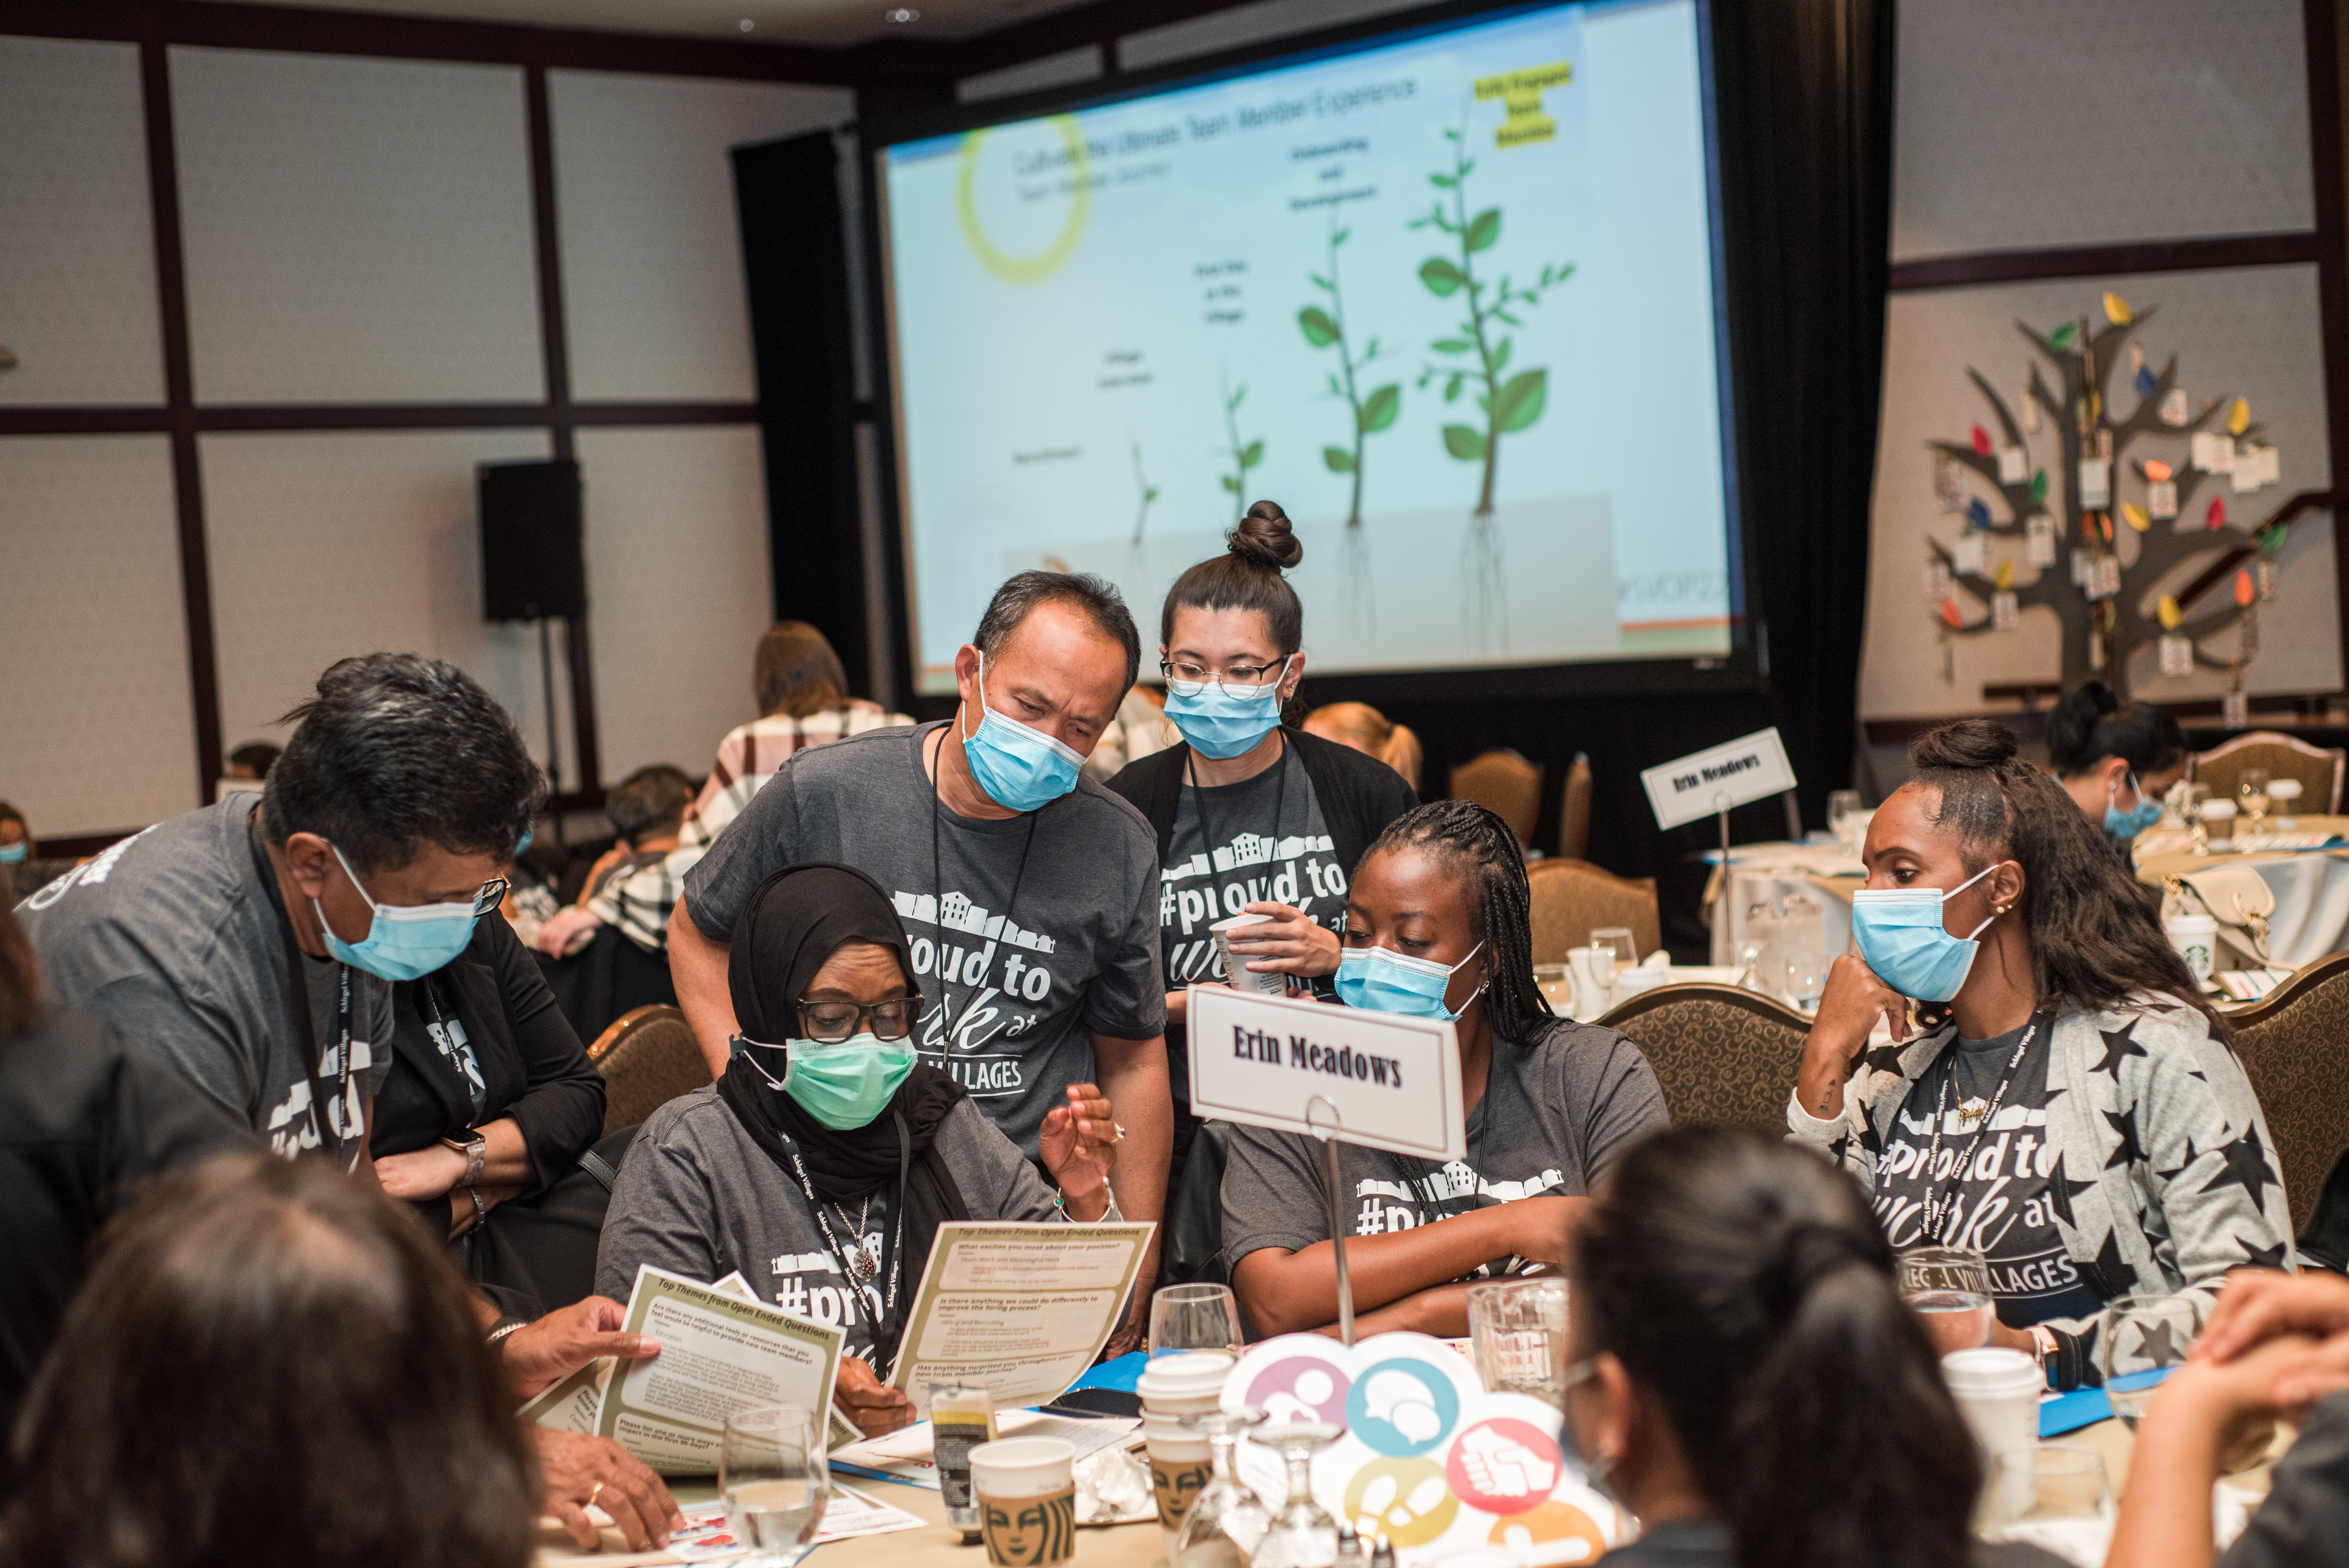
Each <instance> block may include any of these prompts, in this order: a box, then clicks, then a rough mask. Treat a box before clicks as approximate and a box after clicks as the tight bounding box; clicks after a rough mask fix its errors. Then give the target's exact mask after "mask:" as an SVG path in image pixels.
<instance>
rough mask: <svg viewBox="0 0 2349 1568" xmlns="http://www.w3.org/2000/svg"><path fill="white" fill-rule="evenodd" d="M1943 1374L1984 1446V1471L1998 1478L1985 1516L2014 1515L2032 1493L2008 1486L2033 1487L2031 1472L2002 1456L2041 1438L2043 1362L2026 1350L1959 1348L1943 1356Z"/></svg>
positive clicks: (1987, 1495) (1987, 1492) (1986, 1495)
mask: <svg viewBox="0 0 2349 1568" xmlns="http://www.w3.org/2000/svg"><path fill="white" fill-rule="evenodd" d="M1941 1378H1942V1380H1943V1381H1944V1382H1946V1383H1948V1384H1949V1386H1950V1392H1951V1395H1953V1396H1954V1397H1955V1398H1956V1399H1957V1401H1958V1408H1959V1409H1960V1410H1961V1411H1962V1412H1964V1414H1965V1418H1966V1425H1967V1426H1968V1427H1969V1428H1971V1429H1972V1431H1973V1434H1974V1446H1975V1447H1976V1448H1977V1449H1980V1450H1981V1452H1982V1474H1983V1475H1985V1476H1988V1477H1992V1478H1994V1479H1993V1480H1992V1484H1991V1485H1990V1486H1989V1487H1986V1488H1985V1489H1984V1491H1983V1497H1982V1508H1983V1510H1984V1513H1985V1517H1987V1518H1991V1519H2011V1518H2013V1516H2014V1514H2015V1513H2017V1512H2018V1511H2021V1508H2022V1506H2023V1504H2024V1503H2027V1502H2028V1501H2029V1499H2028V1497H2027V1496H2020V1497H2018V1496H2016V1495H2011V1494H2010V1492H2009V1491H2007V1490H2005V1489H2009V1488H2013V1486H2015V1485H2016V1484H2017V1479H2018V1478H2019V1480H2020V1483H2021V1485H2023V1487H2025V1488H2027V1487H2028V1486H2029V1485H2030V1483H2031V1480H2030V1476H2029V1475H2028V1474H2027V1473H2025V1472H2023V1471H2020V1470H2002V1469H2001V1467H2000V1465H1999V1462H1998V1456H1999V1455H2001V1454H2006V1453H2013V1452H2015V1451H2016V1450H2017V1449H2030V1448H2036V1447H2037V1446H2038V1444H2039V1396H2040V1395H2041V1394H2042V1393H2043V1392H2044V1391H2045V1389H2046V1387H2047V1377H2046V1375H2045V1374H2044V1372H2042V1371H2041V1370H2040V1368H2039V1363H2038V1362H2036V1361H2033V1359H2032V1358H2031V1357H2028V1356H2026V1355H2024V1354H2023V1352H2022V1351H2020V1350H1998V1349H1982V1350H1958V1351H1953V1352H1951V1354H1950V1355H1947V1356H1944V1357H1941Z"/></svg>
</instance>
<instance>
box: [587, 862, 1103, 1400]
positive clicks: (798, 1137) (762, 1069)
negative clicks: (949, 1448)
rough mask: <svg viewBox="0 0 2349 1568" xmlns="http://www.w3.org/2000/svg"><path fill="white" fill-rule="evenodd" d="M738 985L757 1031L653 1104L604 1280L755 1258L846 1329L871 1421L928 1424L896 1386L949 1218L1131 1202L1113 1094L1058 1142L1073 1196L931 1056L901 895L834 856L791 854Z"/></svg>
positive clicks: (1063, 1131)
mask: <svg viewBox="0 0 2349 1568" xmlns="http://www.w3.org/2000/svg"><path fill="white" fill-rule="evenodd" d="M727 985H728V989H729V991H730V993H731V996H732V1000H733V1004H734V1016H735V1019H736V1020H737V1023H738V1025H739V1026H740V1030H741V1032H740V1034H738V1035H737V1036H735V1037H734V1039H733V1042H732V1046H733V1054H732V1057H731V1058H730V1062H729V1064H728V1066H727V1069H726V1073H725V1076H724V1077H722V1078H719V1080H718V1082H716V1083H714V1084H711V1085H709V1087H707V1088H698V1089H696V1090H694V1091H693V1092H692V1093H691V1094H688V1095H683V1096H680V1097H679V1098H678V1099H673V1100H670V1101H669V1102H668V1103H667V1105H665V1106H663V1107H661V1108H660V1109H658V1110H657V1111H655V1112H653V1114H652V1116H651V1117H650V1118H649V1119H647V1120H646V1122H645V1124H644V1128H643V1130H641V1131H640V1132H638V1133H637V1135H636V1141H635V1143H634V1144H633V1145H631V1146H630V1148H629V1150H628V1158H627V1162H626V1164H625V1165H623V1166H622V1167H621V1168H620V1180H619V1183H618V1185H617V1186H616V1188H615V1189H614V1191H613V1193H612V1206H611V1212H610V1213H609V1214H608V1215H607V1216H606V1217H605V1222H604V1240H603V1247H602V1250H601V1252H600V1253H599V1254H598V1256H597V1259H596V1266H595V1284H596V1286H597V1288H598V1290H599V1292H601V1293H602V1294H605V1295H612V1296H614V1297H615V1298H616V1299H619V1300H626V1298H627V1295H628V1292H629V1289H630V1288H631V1287H632V1286H633V1285H634V1284H635V1282H636V1269H637V1267H638V1265H640V1264H651V1265H653V1266H654V1267H655V1268H661V1269H667V1270H668V1271H670V1272H671V1273H673V1274H683V1275H685V1276H686V1277H687V1278H688V1279H696V1280H719V1279H722V1278H724V1277H725V1276H726V1275H727V1274H730V1273H732V1272H735V1271H737V1270H740V1272H741V1274H742V1275H743V1277H744V1278H746V1279H747V1280H749V1281H750V1286H751V1288H752V1289H753V1290H755V1291H757V1292H758V1293H759V1295H760V1296H761V1299H762V1300H765V1301H769V1302H771V1303H773V1304H774V1305H777V1306H780V1307H781V1308H782V1309H783V1310H785V1311H786V1312H791V1313H795V1314H798V1315H801V1316H802V1317H811V1318H813V1319H815V1320H816V1321H817V1322H819V1323H828V1324H836V1325H838V1326H840V1327H841V1328H843V1329H844V1330H845V1331H846V1334H847V1345H846V1346H845V1354H844V1355H843V1358H842V1361H841V1367H840V1381H839V1385H838V1387H837V1390H836V1394H837V1397H838V1399H839V1402H840V1405H841V1408H843V1410H845V1411H846V1412H847V1413H848V1415H849V1416H850V1418H852V1419H854V1421H855V1422H856V1424H857V1426H858V1427H859V1428H860V1429H863V1430H864V1432H865V1433H866V1434H867V1435H868V1436H878V1435H880V1434H881V1433H883V1432H888V1431H894V1430H895V1429H897V1428H899V1427H902V1426H904V1425H905V1424H906V1423H907V1422H908V1421H910V1420H912V1419H913V1417H914V1409H913V1405H912V1403H911V1402H910V1401H909V1400H907V1399H906V1398H905V1396H904V1395H903V1394H900V1393H898V1392H897V1391H896V1390H895V1389H894V1388H889V1387H884V1386H883V1385H882V1383H881V1381H880V1379H879V1378H878V1377H876V1376H875V1374H874V1367H884V1366H886V1365H887V1364H888V1363H889V1361H890V1360H891V1359H893V1358H894V1357H895V1353H896V1348H897V1339H898V1336H899V1335H900V1334H902V1333H903V1332H904V1329H905V1318H906V1315H907V1313H908V1311H909V1310H910V1308H911V1306H912V1305H913V1293H914V1290H915V1288H916V1286H917V1285H918V1284H920V1283H921V1278H922V1269H923V1267H924V1265H925V1264H927V1262H928V1261H929V1254H930V1246H931V1243H933V1242H934V1241H935V1240H936V1236H937V1229H938V1226H939V1225H940V1224H941V1223H943V1222H947V1221H948V1220H1050V1219H1052V1218H1054V1217H1055V1216H1059V1217H1061V1218H1064V1219H1067V1220H1071V1221H1074V1222H1080V1223H1088V1224H1089V1223H1093V1222H1099V1221H1102V1220H1104V1219H1107V1220H1116V1219H1119V1218H1121V1216H1120V1214H1119V1212H1118V1209H1117V1201H1116V1198H1115V1196H1114V1195H1113V1194H1112V1192H1111V1191H1110V1185H1109V1176H1110V1171H1111V1169H1112V1166H1113V1165H1114V1163H1115V1159H1116V1156H1115V1152H1114V1146H1115V1144H1116V1142H1117V1140H1118V1139H1119V1137H1120V1136H1121V1134H1120V1133H1119V1131H1118V1129H1117V1124H1116V1122H1115V1120H1114V1119H1113V1117H1112V1110H1111V1107H1110V1102H1109V1100H1108V1099H1106V1098H1105V1097H1103V1096H1102V1092H1101V1090H1100V1089H1099V1088H1095V1087H1094V1086H1093V1085H1092V1084H1089V1083H1088V1084H1074V1085H1071V1086H1070V1088H1069V1090H1068V1103H1067V1104H1066V1105H1061V1106H1056V1107H1054V1108H1053V1109H1051V1110H1050V1111H1049V1112H1047V1113H1046V1114H1045V1117H1044V1122H1043V1127H1042V1129H1041V1130H1040V1134H1039V1138H1038V1146H1039V1147H1038V1151H1039V1154H1040V1158H1041V1161H1042V1163H1043V1166H1044V1168H1045V1170H1046V1171H1049V1172H1050V1174H1051V1176H1052V1179H1053V1180H1054V1181H1056V1182H1057V1183H1058V1184H1059V1191H1057V1192H1055V1191H1053V1189H1052V1188H1051V1187H1048V1186H1046V1185H1045V1184H1044V1181H1043V1180H1042V1178H1040V1176H1039V1175H1038V1174H1037V1172H1036V1168H1035V1167H1034V1166H1033V1165H1030V1163H1029V1162H1028V1161H1026V1160H1025V1159H1024V1158H1022V1157H1021V1155H1020V1152H1019V1147H1018V1146H1017V1145H1015V1144H1014V1143H1013V1142H1012V1141H1011V1140H1009V1138H1007V1137H1005V1136H1004V1135H1003V1134H1002V1133H1001V1132H999V1131H998V1130H996V1127H995V1124H994V1123H993V1122H992V1121H990V1120H988V1118H987V1117H986V1116H985V1115H984V1114H983V1113H982V1112H981V1111H980V1110H979V1109H978V1108H977V1107H976V1106H974V1105H973V1104H972V1103H971V1101H970V1098H969V1096H968V1094H967V1093H966V1092H965V1091H964V1089H963V1088H962V1086H961V1085H960V1084H957V1082H955V1081H954V1080H953V1079H952V1078H948V1077H947V1075H946V1074H945V1073H944V1072H942V1071H940V1070H939V1069H937V1068H933V1067H929V1066H926V1065H925V1064H922V1063H919V1062H917V1061H916V1059H915V1052H914V1043H913V1039H912V1035H913V1032H914V1029H915V1027H916V1025H917V1024H918V1023H919V1022H920V1020H921V1017H922V1014H923V1010H924V1006H925V999H924V997H923V995H922V992H921V988H920V987H919V986H918V985H916V984H915V983H914V963H913V958H912V953H911V944H910V943H909V942H908V941H907V940H906V936H905V926H904V925H903V924H901V923H899V921H898V918H897V910H896V906H895V904H894V903H891V902H890V899H889V895H888V894H887V893H885V892H883V891H882V889H881V884H880V883H878V882H874V880H873V879H872V878H871V877H869V876H867V875H865V874H864V872H860V871H857V870H856V869H854V867H851V866H843V865H836V864H833V863H832V862H830V861H802V862H801V863H800V864H797V865H792V866H786V867H784V868H783V869H782V870H781V871H779V872H775V873H774V875H772V876H771V877H769V878H768V879H767V880H766V881H765V882H762V883H761V884H760V886H759V890H758V892H755V893H754V894H752V895H751V898H750V903H748V904H746V905H745V906H744V908H743V911H742V914H741V918H740V920H738V921H737V922H736V923H735V926H734V933H733V944H732V946H731V947H730V949H729V952H728V957H727Z"/></svg>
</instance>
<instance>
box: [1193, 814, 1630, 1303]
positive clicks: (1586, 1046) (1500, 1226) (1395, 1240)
mask: <svg viewBox="0 0 2349 1568" xmlns="http://www.w3.org/2000/svg"><path fill="white" fill-rule="evenodd" d="M1530 910H1531V901H1530V899H1529V897H1528V895H1527V892H1526V866H1525V860H1524V857H1523V855H1522V854H1521V853H1520V852H1519V851H1518V848H1517V840H1516V834H1514V833H1513V832H1511V831H1510V830H1509V826H1508V824H1507V823H1506V822H1504V821H1502V820H1501V819H1500V818H1498V817H1496V816H1495V815H1494V814H1493V813H1492V812H1490V811H1488V810H1485V808H1483V807H1482V806H1478V805H1476V804H1475V803H1474V802H1472V801H1467V800H1439V801H1435V802H1433V803H1432V804H1429V805H1425V806H1422V807H1420V808H1418V809H1417V810H1413V811H1409V812H1406V813H1405V814H1404V815H1402V816H1401V817H1399V818H1397V819H1396V820H1394V821H1393V822H1392V823H1391V824H1389V826H1388V827H1387V830H1385V831H1384V832H1383V833H1381V834H1380V835H1379V837H1378V839H1377V841H1375V842H1373V843H1372V844H1371V847H1370V850H1369V851H1368V852H1366V853H1365V854H1364V855H1363V856H1362V859H1361V864H1359V865H1358V866H1356V867H1355V868H1354V881H1353V885H1352V887H1351V888H1350V889H1349V890H1348V892H1347V897H1346V930H1345V935H1344V939H1343V940H1344V947H1343V950H1342V953H1341V956H1340V962H1339V966H1338V980H1337V990H1338V996H1339V999H1340V1001H1342V1002H1344V1003H1345V1004H1346V1005H1347V1006H1354V1007H1369V1008H1373V1009H1376V1010H1378V1011H1380V1012H1387V1013H1400V1014H1404V1015H1408V1016H1414V1017H1423V1018H1444V1019H1449V1020H1451V1021H1452V1023H1453V1024H1454V1026H1455V1032H1456V1035H1457V1037H1458V1043H1459V1050H1460V1078H1461V1088H1462V1103H1463V1104H1464V1105H1465V1106H1466V1107H1467V1115H1466V1126H1465V1128H1464V1132H1465V1135H1466V1138H1465V1141H1466V1144H1467V1150H1468V1157H1467V1158H1466V1159H1465V1160H1460V1161H1452V1162H1451V1163H1449V1164H1446V1165H1443V1166H1435V1165H1431V1164H1429V1163H1428V1162H1426V1161H1423V1160H1417V1159H1413V1158H1412V1157H1410V1156H1407V1155H1398V1154H1391V1153H1387V1152H1384V1151H1382V1150H1371V1149H1361V1148H1357V1147H1355V1146H1354V1145H1352V1144H1346V1143H1341V1144H1340V1145H1338V1175H1339V1180H1340V1182H1341V1183H1342V1184H1343V1187H1344V1192H1343V1195H1342V1200H1341V1202H1340V1212H1343V1213H1348V1214H1350V1216H1351V1219H1350V1224H1349V1227H1348V1229H1349V1235H1348V1239H1347V1244H1346V1262H1347V1268H1348V1273H1349V1275H1350V1280H1351V1284H1352V1286H1353V1295H1354V1305H1355V1309H1356V1311H1357V1313H1358V1316H1357V1317H1356V1319H1355V1326H1356V1327H1357V1329H1358V1330H1360V1331H1361V1332H1362V1333H1366V1334H1368V1333H1375V1332H1377V1331H1379V1330H1381V1329H1389V1328H1408V1329H1416V1330H1418V1331H1420V1332H1422V1333H1425V1334H1437V1335H1461V1334H1465V1333H1466V1332H1467V1322H1468V1305H1467V1290H1468V1286H1469V1285H1470V1284H1474V1283H1475V1282H1476V1281H1477V1280H1480V1279H1489V1278H1493V1277H1495V1276H1498V1275H1501V1274H1516V1273H1521V1272H1525V1271H1526V1270H1527V1269H1529V1268H1552V1269H1554V1268H1557V1267H1558V1266H1560V1265H1561V1264H1562V1263H1563V1262H1564V1260H1565V1257H1566V1238H1567V1233H1568V1230H1569V1229H1570V1228H1571V1227H1572V1225H1573V1224H1574V1222H1575V1221H1576V1219H1577V1217H1578V1215H1579V1214H1580V1212H1581V1211H1582V1210H1583V1209H1584V1208H1585V1207H1587V1206H1588V1203H1589V1201H1590V1200H1589V1198H1588V1193H1589V1192H1590V1191H1591V1189H1592V1188H1593V1187H1594V1186H1595V1185H1596V1184H1597V1182H1598V1181H1599V1177H1600V1176H1602V1175H1603V1174H1605V1173H1606V1171H1608V1169H1609V1167H1610V1166H1612V1165H1613V1163H1614V1162H1615V1161H1616V1160H1617V1159H1618V1158H1619V1156H1620V1155H1621V1154H1622V1152H1623V1151H1624V1150H1626V1149H1628V1148H1630V1146H1631V1145H1632V1144H1634V1143H1636V1142H1637V1141H1639V1140H1640V1139H1641V1138H1644V1137H1646V1136H1647V1135H1648V1134H1650V1133H1651V1132H1655V1131H1658V1130H1661V1129H1663V1128H1664V1127H1665V1126H1667V1125H1668V1123H1669V1119H1668V1117H1667V1116H1666V1114H1665V1111H1664V1098H1663V1093H1662V1091H1661V1089H1660V1088H1658V1087H1657V1085H1656V1075H1655V1072H1654V1070H1653V1069H1652V1068H1650V1067H1649V1066H1648V1061H1647V1058H1646V1057H1643V1056H1641V1055H1640V1048H1639V1047H1637V1046H1635V1045H1633V1044H1632V1043H1631V1042H1630V1040H1628V1039H1626V1038H1624V1037H1622V1036H1621V1035H1619V1034H1617V1033H1616V1032H1615V1031H1613V1030H1612V1029H1600V1028H1596V1027H1593V1026H1590V1025H1588V1024H1577V1023H1574V1022H1572V1021H1570V1020H1568V1019H1563V1018H1559V1017H1557V1016H1556V1015H1554V1014H1552V1013H1551V1012H1550V1010H1549V1004H1548V1003H1547V1002H1546V1001H1545V1000H1544V999H1543V997H1542V994H1541V990H1540V987H1538V986H1537V985H1535V984H1534V966H1533V923H1532V918H1531V913H1530ZM1223 1198H1224V1257H1225V1260H1226V1263H1227V1264H1229V1266H1230V1268H1231V1271H1232V1287H1233V1289H1234V1291H1235V1292H1236V1293H1237V1295H1238V1296H1239V1300H1240V1305H1241V1307H1242V1308H1243V1310H1245V1311H1246V1312H1247V1316H1248V1320H1249V1322H1250V1324H1251V1325H1252V1326H1254V1328H1255V1329H1256V1331H1257V1333H1258V1334H1260V1335H1265V1334H1280V1333H1289V1332H1293V1331H1296V1330H1299V1329H1312V1328H1319V1327H1321V1326H1325V1325H1327V1324H1330V1323H1331V1322H1333V1321H1335V1320H1336V1318H1337V1315H1338V1296H1337V1274H1336V1265H1335V1264H1334V1263H1333V1262H1332V1257H1331V1253H1332V1248H1331V1246H1330V1222H1329V1212H1330V1208H1329V1198H1328V1195H1327V1186H1326V1167H1325V1166H1324V1164H1323V1155H1322V1150H1321V1144H1320V1141H1319V1140H1318V1139H1315V1138H1312V1137H1309V1136H1308V1135H1306V1134H1303V1133H1296V1132H1278V1131H1271V1130H1266V1129H1262V1128H1255V1127H1234V1128H1233V1129H1232V1137H1231V1152H1230V1157H1229V1161H1228V1163H1227V1164H1226V1167H1225V1170H1224V1188H1223Z"/></svg>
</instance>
